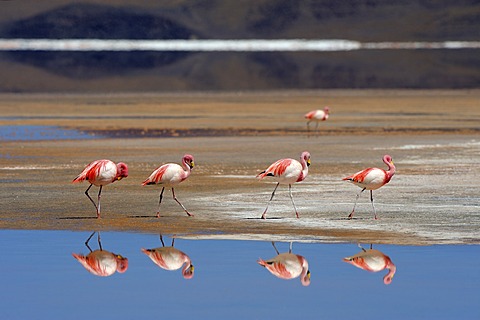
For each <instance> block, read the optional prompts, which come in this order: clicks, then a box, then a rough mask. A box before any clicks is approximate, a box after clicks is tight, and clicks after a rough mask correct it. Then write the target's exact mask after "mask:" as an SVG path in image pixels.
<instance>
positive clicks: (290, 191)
mask: <svg viewBox="0 0 480 320" xmlns="http://www.w3.org/2000/svg"><path fill="white" fill-rule="evenodd" d="M288 194H289V195H290V199H291V200H292V204H293V208H294V209H295V214H296V215H297V218H300V217H299V216H298V211H297V207H296V206H295V202H294V201H293V196H292V185H291V184H289V185H288Z"/></svg>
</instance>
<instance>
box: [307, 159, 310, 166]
mask: <svg viewBox="0 0 480 320" xmlns="http://www.w3.org/2000/svg"><path fill="white" fill-rule="evenodd" d="M307 166H309V167H310V159H308V160H307Z"/></svg>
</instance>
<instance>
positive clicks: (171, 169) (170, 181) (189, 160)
mask: <svg viewBox="0 0 480 320" xmlns="http://www.w3.org/2000/svg"><path fill="white" fill-rule="evenodd" d="M193 167H194V160H193V156H192V155H190V154H186V155H184V156H183V158H182V166H179V165H178V164H176V163H167V164H164V165H162V166H160V167H158V168H157V169H155V170H154V171H153V172H152V174H151V175H150V176H149V177H148V178H147V180H145V181H143V183H142V185H143V186H146V185H150V184H160V185H162V191H161V192H160V199H159V201H158V210H157V218H158V217H160V204H162V198H163V191H164V190H165V188H166V187H167V188H171V189H172V195H173V199H174V200H175V201H176V202H177V203H178V204H179V205H180V206H181V207H182V208H183V210H184V211H185V212H186V213H187V215H188V216H189V217H191V216H193V214H191V213H190V212H188V211H187V209H185V207H184V206H183V204H181V203H180V201H178V199H177V197H175V190H174V187H175V186H176V185H177V184H179V183H180V182H182V181H184V180H185V179H187V178H188V177H189V176H190V172H191V171H192V169H193Z"/></svg>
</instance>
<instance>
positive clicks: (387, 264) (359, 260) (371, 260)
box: [343, 246, 397, 284]
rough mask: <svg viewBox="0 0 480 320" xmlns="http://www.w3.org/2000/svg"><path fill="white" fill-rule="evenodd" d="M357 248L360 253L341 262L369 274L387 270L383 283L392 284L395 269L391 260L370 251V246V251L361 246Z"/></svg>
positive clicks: (376, 251) (380, 253)
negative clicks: (359, 249)
mask: <svg viewBox="0 0 480 320" xmlns="http://www.w3.org/2000/svg"><path fill="white" fill-rule="evenodd" d="M359 247H360V248H361V249H362V251H361V252H360V253H357V254H356V255H353V256H351V257H346V258H343V261H344V262H346V263H350V264H351V265H354V266H355V267H357V268H360V269H363V270H366V271H370V272H378V271H382V270H384V269H388V273H387V274H386V275H385V276H384V277H383V283H385V284H390V283H392V279H393V276H394V275H395V272H396V271H397V267H395V265H394V264H393V262H392V260H390V257H388V256H386V255H384V254H383V253H382V252H380V251H378V250H375V249H372V246H370V249H368V250H365V249H364V248H362V247H361V246H359Z"/></svg>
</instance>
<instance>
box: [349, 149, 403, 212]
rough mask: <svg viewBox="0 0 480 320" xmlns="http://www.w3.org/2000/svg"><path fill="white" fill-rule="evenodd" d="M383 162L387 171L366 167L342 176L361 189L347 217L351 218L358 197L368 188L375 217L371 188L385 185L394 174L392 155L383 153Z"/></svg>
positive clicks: (374, 188)
mask: <svg viewBox="0 0 480 320" xmlns="http://www.w3.org/2000/svg"><path fill="white" fill-rule="evenodd" d="M383 162H385V164H386V165H387V166H388V171H385V170H383V169H378V168H368V169H365V170H362V171H359V172H357V173H355V174H353V175H351V176H348V177H346V178H343V180H347V181H350V182H352V183H353V184H355V185H357V186H359V187H360V188H362V190H361V191H360V192H359V193H358V194H357V197H356V199H355V204H354V205H353V210H352V213H350V215H349V216H348V219H352V217H353V213H354V212H355V207H356V206H357V200H358V197H359V196H360V194H361V193H362V192H363V191H365V190H370V201H371V202H372V207H373V214H374V217H375V219H377V212H376V210H375V205H374V204H373V190H376V189H378V188H380V187H382V186H384V185H386V184H387V183H388V182H389V181H390V179H392V177H393V175H394V174H395V165H394V164H393V161H392V157H390V156H389V155H385V156H384V157H383Z"/></svg>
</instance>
